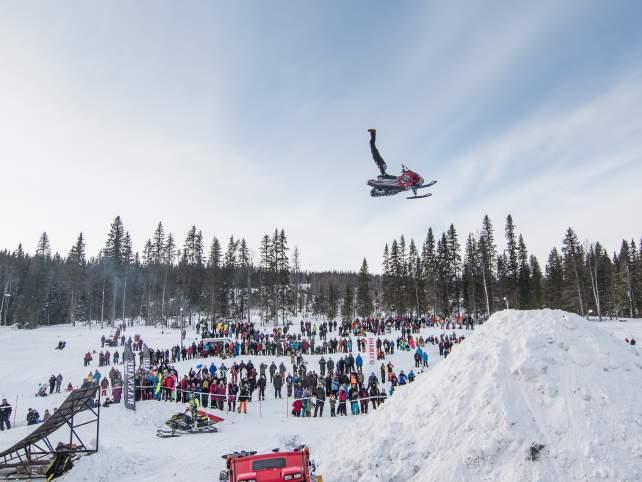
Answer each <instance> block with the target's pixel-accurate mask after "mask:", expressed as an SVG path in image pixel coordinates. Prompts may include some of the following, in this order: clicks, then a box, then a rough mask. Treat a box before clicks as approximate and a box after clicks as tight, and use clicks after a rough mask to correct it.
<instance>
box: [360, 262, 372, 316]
mask: <svg viewBox="0 0 642 482" xmlns="http://www.w3.org/2000/svg"><path fill="white" fill-rule="evenodd" d="M370 314H372V298H371V297H370V274H369V273H368V262H367V261H366V258H363V263H361V269H360V270H359V279H358V283H357V315H359V317H360V318H367V317H368V316H370Z"/></svg>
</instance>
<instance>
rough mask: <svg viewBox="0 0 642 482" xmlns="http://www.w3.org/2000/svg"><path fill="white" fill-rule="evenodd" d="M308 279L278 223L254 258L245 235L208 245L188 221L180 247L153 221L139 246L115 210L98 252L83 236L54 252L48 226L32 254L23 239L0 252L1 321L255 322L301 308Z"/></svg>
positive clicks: (30, 323)
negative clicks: (94, 253)
mask: <svg viewBox="0 0 642 482" xmlns="http://www.w3.org/2000/svg"><path fill="white" fill-rule="evenodd" d="M305 276H306V273H303V272H302V271H301V261H300V254H299V250H298V248H296V247H295V248H294V251H293V253H292V255H290V254H289V248H288V243H287V237H286V234H285V231H284V230H283V229H281V230H275V231H274V233H272V234H271V235H268V234H266V235H265V236H264V237H263V238H262V240H261V245H260V249H259V255H258V258H257V259H256V260H255V259H252V256H251V254H250V249H249V247H248V243H247V242H246V240H245V239H244V238H240V239H236V238H234V236H231V237H230V238H229V240H228V241H227V242H226V244H225V246H224V245H223V243H221V241H219V239H218V238H216V237H214V238H213V239H212V240H211V242H210V243H209V248H208V249H207V250H206V248H205V240H204V238H203V234H202V231H200V230H198V229H197V228H196V227H195V226H192V227H191V228H190V229H189V231H188V232H187V234H186V236H185V240H184V242H183V244H182V246H181V245H179V244H178V242H177V241H176V239H175V237H174V235H173V234H172V233H168V232H166V231H165V228H164V226H163V224H162V222H159V223H158V225H157V227H156V229H155V230H154V233H153V234H152V236H151V237H150V238H149V239H148V240H147V241H146V242H145V244H144V248H143V250H142V253H138V252H134V251H133V249H132V239H131V236H130V234H129V232H128V231H127V230H126V229H125V227H124V224H123V221H122V219H121V218H120V217H119V216H118V217H116V218H115V219H114V221H113V222H112V224H111V226H110V228H109V231H108V234H107V239H106V241H105V245H104V247H103V248H102V249H101V250H100V252H99V253H98V255H97V256H95V257H91V258H88V257H87V254H86V252H85V239H84V236H83V234H82V233H80V234H79V235H78V238H77V240H76V242H75V243H74V245H73V246H71V248H70V249H69V252H68V254H67V256H61V255H60V254H59V253H55V254H52V252H51V248H50V243H49V238H48V236H47V233H43V234H42V235H41V237H40V239H39V241H38V245H37V248H36V251H35V253H34V254H33V255H31V254H28V253H25V252H24V250H23V248H22V246H21V245H20V246H18V248H17V249H16V250H14V251H8V250H4V251H0V289H2V290H3V291H2V295H3V296H2V300H1V302H0V303H1V304H0V324H3V325H8V324H13V323H19V324H20V325H22V326H25V327H35V326H39V325H47V324H55V323H63V322H69V321H71V322H72V323H75V322H86V321H89V320H97V321H101V322H107V323H111V324H113V323H114V321H115V320H119V319H121V320H122V319H132V318H142V319H144V320H145V322H146V323H150V324H156V323H161V324H164V325H169V324H170V323H177V322H179V321H180V322H184V321H186V322H187V323H191V322H192V321H194V320H196V319H199V318H200V317H201V316H208V317H210V318H212V317H213V318H235V319H238V318H245V319H247V318H248V317H249V316H251V315H252V313H253V312H254V313H256V312H258V313H259V314H258V316H259V317H260V318H261V320H262V321H265V320H277V319H280V320H283V319H285V318H287V316H288V315H290V314H292V313H296V312H297V310H298V311H300V310H301V309H303V304H302V299H304V294H303V293H302V292H301V290H300V289H298V288H299V286H300V285H301V284H302V280H303V281H304V280H305ZM197 314H198V315H200V316H198V317H197V316H196V315H197Z"/></svg>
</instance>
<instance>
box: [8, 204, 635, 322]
mask: <svg viewBox="0 0 642 482" xmlns="http://www.w3.org/2000/svg"><path fill="white" fill-rule="evenodd" d="M561 234H562V237H561V240H562V242H561V246H560V249H558V248H557V247H553V248H552V249H551V251H550V254H549V256H548V258H547V260H546V263H545V265H544V268H543V269H542V267H541V264H540V262H539V261H538V259H537V258H536V257H535V256H534V255H532V254H529V252H528V248H527V245H526V240H525V237H524V236H523V235H522V234H518V233H517V230H516V226H515V224H514V223H513V219H512V217H511V216H510V215H508V217H507V218H506V222H505V227H504V230H503V236H502V237H503V241H504V243H505V246H506V248H505V249H504V250H502V251H501V252H500V251H499V250H498V247H497V243H496V234H495V230H494V227H493V225H492V223H491V220H490V219H489V217H488V216H485V217H484V219H483V220H482V223H481V227H480V230H479V231H478V232H477V234H472V233H471V234H469V235H468V236H467V237H465V238H464V239H460V237H459V235H458V233H457V231H456V229H455V226H454V225H450V227H449V228H448V230H447V231H446V232H444V233H442V234H441V235H436V234H435V233H434V232H433V230H432V229H431V228H428V230H427V235H426V238H425V239H424V240H423V241H422V243H421V245H419V244H417V243H415V241H414V240H413V239H410V240H409V241H407V240H406V239H405V238H404V236H401V237H400V238H399V239H395V240H392V242H391V243H389V244H386V246H385V247H384V248H383V258H382V260H377V261H381V262H382V266H383V273H382V275H376V276H373V275H371V274H370V273H369V268H368V263H367V261H366V260H365V259H363V260H362V261H361V262H360V263H357V265H360V269H359V271H358V272H338V271H327V272H308V271H306V270H305V269H304V267H303V266H302V262H301V256H300V253H299V250H298V248H296V247H295V248H294V249H292V250H290V248H289V246H288V240H287V237H286V235H285V232H284V230H282V229H281V230H278V229H277V230H275V231H274V232H273V233H271V234H266V235H265V236H263V238H262V239H261V240H260V244H259V247H258V259H256V260H254V259H252V257H251V255H250V249H249V247H248V244H247V242H246V240H245V239H242V238H241V239H236V238H234V237H233V236H232V237H230V238H229V240H227V242H225V243H224V244H223V243H221V242H220V241H219V240H218V239H217V238H216V237H214V238H213V239H211V240H209V241H208V243H207V246H208V247H207V248H206V241H205V240H204V239H203V235H202V232H201V231H199V230H197V229H196V227H194V226H193V227H192V228H191V229H190V230H189V232H188V233H187V235H186V237H185V240H184V242H183V243H182V246H181V245H179V243H178V242H177V240H176V239H175V238H174V236H173V235H172V234H171V233H166V232H165V229H164V227H163V225H162V223H158V226H157V228H156V229H155V231H154V233H153V234H152V236H151V238H150V239H149V240H147V242H146V243H145V245H144V249H143V251H142V253H138V252H134V251H133V249H132V240H131V237H130V235H129V233H128V232H127V231H126V230H125V227H124V225H123V222H122V220H121V218H120V217H116V218H115V219H114V221H113V223H112V224H111V226H110V228H109V231H108V235H107V239H106V242H105V245H104V248H103V249H102V250H100V252H99V253H98V254H97V255H96V256H95V257H90V258H88V257H87V254H86V253H85V240H84V237H83V234H82V233H81V234H80V235H79V236H78V238H77V241H76V242H75V243H74V245H73V246H71V247H70V249H69V251H68V253H67V254H66V256H63V255H61V254H59V253H52V252H51V249H50V244H49V239H48V236H47V234H46V233H43V234H42V235H41V237H40V240H39V242H38V246H37V249H36V251H35V253H33V254H28V253H26V252H24V250H23V248H22V246H18V247H17V248H16V249H15V250H13V251H9V250H4V251H0V289H1V290H2V298H1V300H0V324H2V325H9V324H19V325H20V326H24V327H36V326H39V325H48V324H56V323H68V322H72V323H76V322H86V321H88V320H94V321H102V322H112V323H113V322H114V321H116V320H119V319H132V318H140V319H142V320H143V321H144V322H145V323H151V324H157V323H161V324H176V323H178V322H179V320H180V322H184V323H192V322H194V321H195V320H197V319H202V318H208V319H212V318H216V319H219V318H229V319H239V318H244V319H247V318H248V316H249V317H251V318H252V321H260V322H267V321H280V322H282V321H284V320H288V319H289V318H292V317H300V316H310V315H316V316H322V317H324V318H329V319H334V318H341V319H343V320H350V319H352V318H354V317H364V316H370V315H373V314H377V315H380V314H384V313H385V314H386V315H392V316H395V315H407V316H417V315H419V316H423V315H429V314H441V315H453V314H471V315H472V316H473V317H475V318H478V317H486V316H488V315H490V314H492V313H493V312H495V311H497V310H501V309H504V308H506V307H509V308H517V309H532V308H542V307H549V308H562V309H565V310H568V311H573V312H576V313H579V314H581V315H593V316H595V317H605V316H608V317H613V316H639V313H640V309H642V262H641V259H642V252H641V251H640V248H639V247H638V246H637V245H636V242H635V240H623V241H622V243H621V245H620V246H618V247H617V249H616V250H615V251H607V250H606V249H605V247H603V246H602V245H601V244H600V243H599V242H597V241H595V242H584V243H580V242H579V240H578V236H577V234H576V233H575V232H574V231H573V229H572V228H568V229H567V230H566V232H565V233H561Z"/></svg>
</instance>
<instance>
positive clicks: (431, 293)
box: [421, 228, 437, 315]
mask: <svg viewBox="0 0 642 482" xmlns="http://www.w3.org/2000/svg"><path fill="white" fill-rule="evenodd" d="M421 258H422V259H421V261H422V270H423V277H424V287H425V293H424V296H425V300H426V302H425V304H426V306H429V307H430V308H431V310H432V313H433V315H434V314H435V312H436V307H437V259H436V254H435V236H434V234H433V232H432V228H428V233H427V234H426V240H425V241H424V245H423V248H422V252H421Z"/></svg>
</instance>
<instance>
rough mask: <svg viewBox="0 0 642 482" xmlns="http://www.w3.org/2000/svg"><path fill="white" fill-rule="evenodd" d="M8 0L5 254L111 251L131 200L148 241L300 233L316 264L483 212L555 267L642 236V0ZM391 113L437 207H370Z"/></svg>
mask: <svg viewBox="0 0 642 482" xmlns="http://www.w3.org/2000/svg"><path fill="white" fill-rule="evenodd" d="M0 5H1V7H2V15H1V16H0V60H1V61H2V69H0V106H2V107H1V108H0V165H1V167H2V169H1V172H2V174H1V176H2V181H1V182H0V185H2V188H1V189H0V205H2V206H3V207H4V213H3V214H2V222H1V226H2V229H0V247H2V248H5V247H6V248H14V247H15V246H17V244H18V243H19V242H23V243H24V245H25V247H26V248H27V249H28V250H33V249H34V247H35V244H36V241H37V238H38V236H39V234H40V233H41V232H42V231H47V233H48V234H49V236H50V239H51V242H52V246H53V248H54V249H56V250H60V251H61V252H63V253H66V252H67V250H68V248H69V246H70V245H71V244H72V242H73V240H74V239H75V237H76V236H77V234H78V232H79V231H81V230H82V231H83V232H85V234H86V238H87V248H88V252H89V253H90V254H95V253H97V252H98V250H99V249H100V248H101V247H102V245H103V243H104V239H105V234H106V231H107V229H108V226H109V223H110V222H111V220H112V219H113V217H114V216H115V215H117V214H118V215H121V216H122V218H123V220H124V222H125V226H126V228H127V229H129V230H130V231H131V233H132V236H133V238H134V242H135V244H136V247H137V248H140V247H141V246H142V244H143V242H144V241H145V239H146V238H147V237H149V236H150V235H151V233H152V231H153V229H154V226H155V224H156V223H157V222H158V221H159V220H162V221H163V223H164V224H165V225H166V227H167V229H168V230H170V231H172V232H173V233H174V234H175V235H176V236H177V238H178V239H179V240H180V241H181V242H182V239H183V238H184V236H185V233H186V232H187V229H188V228H189V226H190V225H192V224H196V226H197V227H198V228H200V229H202V230H203V233H204V235H205V237H206V239H207V241H208V243H209V240H211V237H212V236H214V235H216V236H218V237H219V238H220V239H226V238H228V237H229V236H230V234H234V235H235V236H243V237H246V238H247V239H248V241H249V242H250V244H251V246H253V247H254V248H255V249H256V248H257V247H258V242H259V239H260V237H261V236H262V234H263V233H266V232H272V231H273V229H274V228H275V227H277V226H278V227H283V228H284V229H285V230H286V232H287V233H288V238H289V241H290V245H291V246H294V245H298V247H299V249H300V250H301V253H302V258H303V263H304V267H305V268H308V269H332V268H337V269H358V267H359V265H360V261H361V259H362V258H363V257H364V256H366V257H367V258H368V260H369V261H370V264H371V266H372V269H373V271H379V269H380V257H381V252H382V249H383V245H384V244H385V242H387V241H389V240H391V239H393V238H395V237H398V236H399V235H401V234H405V235H406V237H407V238H415V240H417V241H418V242H419V243H421V241H423V238H424V237H425V233H426V231H427V229H428V227H429V226H432V227H433V229H434V230H435V231H436V232H437V233H440V232H441V231H442V230H445V229H446V228H447V226H448V225H449V224H450V223H451V222H453V223H455V226H456V227H457V228H458V230H459V233H460V235H461V237H462V240H463V238H464V237H465V236H466V235H467V233H468V232H476V231H477V229H478V228H479V225H480V223H481V219H482V218H483V216H484V214H489V215H490V217H491V219H492V220H493V221H494V223H495V225H496V227H497V229H498V232H497V237H498V238H501V237H502V229H503V224H504V219H505V217H506V214H508V213H509V212H510V213H512V215H513V217H514V219H515V221H516V224H517V227H518V230H519V231H520V232H522V233H523V234H524V236H525V239H526V242H527V245H528V246H529V248H530V249H531V251H532V252H534V253H535V254H536V255H538V256H539V257H541V258H544V257H545V256H546V255H547V254H548V250H549V249H550V248H551V247H552V246H553V245H554V244H559V242H560V241H561V237H562V235H563V232H564V230H565V228H566V227H567V226H568V225H572V226H574V227H575V228H576V230H577V231H578V234H579V236H580V239H581V240H585V239H588V240H591V241H593V240H596V239H598V240H600V241H602V242H603V243H604V244H606V246H607V247H608V248H609V249H611V250H612V249H615V248H616V244H619V240H620V239H621V238H622V237H626V238H632V237H633V238H636V239H639V238H640V235H641V234H642V232H641V230H640V223H639V214H638V210H639V206H640V205H642V191H641V190H640V180H642V108H640V106H642V29H640V25H642V3H640V2H635V1H617V0H616V1H610V2H600V1H577V2H576V1H566V2H559V1H542V2H493V1H467V2H424V1H416V2H415V1H407V2H371V1H369V2H366V1H354V2H340V1H325V2H295V1H289V2H286V1H276V2H258V1H255V2H249V1H238V2H214V1H208V2H206V1H203V2H180V3H177V2H158V1H154V2H151V1H147V2H124V1H115V2H81V1H65V2H35V1H33V2H24V1H16V2H10V1H0ZM369 127H376V128H377V129H378V132H379V137H378V143H379V147H380V150H381V152H382V154H383V156H384V158H385V159H386V161H387V162H388V166H389V170H390V171H391V172H392V171H396V170H399V168H400V164H401V162H404V163H406V164H407V165H408V166H409V167H411V168H413V169H415V170H417V171H419V172H421V173H422V174H423V175H424V177H425V178H427V179H437V180H438V181H439V182H438V184H437V185H436V186H435V187H434V189H433V193H434V195H433V197H432V198H430V199H427V200H423V201H406V200H405V199H403V198H402V197H401V196H399V197H397V198H387V199H371V198H370V197H369V194H368V188H367V186H366V185H365V181H366V180H367V178H368V177H370V176H374V175H375V174H376V170H375V166H374V164H373V162H372V160H371V158H370V152H369V147H368V134H367V132H366V130H367V128H369ZM500 247H502V246H501V244H500ZM541 261H542V262H544V261H545V259H542V260H541Z"/></svg>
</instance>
